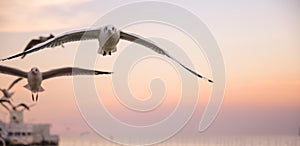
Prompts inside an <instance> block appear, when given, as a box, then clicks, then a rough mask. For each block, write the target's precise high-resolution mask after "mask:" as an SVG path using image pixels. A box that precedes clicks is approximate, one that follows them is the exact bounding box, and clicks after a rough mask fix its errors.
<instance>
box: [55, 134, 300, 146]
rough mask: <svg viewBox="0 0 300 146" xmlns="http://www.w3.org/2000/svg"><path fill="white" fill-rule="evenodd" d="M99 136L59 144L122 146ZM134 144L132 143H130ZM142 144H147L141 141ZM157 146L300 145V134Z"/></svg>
mask: <svg viewBox="0 0 300 146" xmlns="http://www.w3.org/2000/svg"><path fill="white" fill-rule="evenodd" d="M120 145H122V144H117V143H114V142H112V141H110V140H106V139H103V138H101V137H99V136H76V137H75V136H63V137H61V140H60V143H59V146H120ZM128 145H132V144H128ZM140 145H146V143H143V142H141V144H140ZM154 145H155V146H156V145H157V146H300V136H209V137H208V136H205V137H197V138H182V139H181V138H176V139H170V140H166V141H164V142H161V143H157V144H154Z"/></svg>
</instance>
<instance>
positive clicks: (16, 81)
mask: <svg viewBox="0 0 300 146" xmlns="http://www.w3.org/2000/svg"><path fill="white" fill-rule="evenodd" d="M22 79H23V78H18V79H16V80H15V81H14V82H12V83H11V85H10V86H9V87H8V88H7V90H10V89H11V88H12V87H13V86H14V85H15V84H17V83H18V82H19V81H21V80H22Z"/></svg>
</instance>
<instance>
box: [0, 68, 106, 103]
mask: <svg viewBox="0 0 300 146" xmlns="http://www.w3.org/2000/svg"><path fill="white" fill-rule="evenodd" d="M0 73H2V74H9V75H14V76H18V77H22V78H27V81H28V84H27V85H25V86H24V87H25V88H27V89H28V90H30V91H31V92H32V100H33V101H34V94H35V93H36V96H35V101H37V99H38V92H43V91H44V89H43V88H42V86H41V84H42V81H43V80H46V79H50V78H53V77H59V76H76V75H102V74H111V73H112V72H106V71H97V70H88V69H81V68H75V67H65V68H59V69H53V70H50V71H46V72H40V71H39V69H38V68H36V67H33V68H31V70H30V71H29V72H24V71H22V70H19V69H16V68H11V67H7V66H2V65H0Z"/></svg>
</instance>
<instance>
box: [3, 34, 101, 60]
mask: <svg viewBox="0 0 300 146" xmlns="http://www.w3.org/2000/svg"><path fill="white" fill-rule="evenodd" d="M99 33H100V29H92V30H88V29H83V30H76V31H70V32H66V33H63V34H60V35H58V36H56V37H54V38H52V39H49V40H47V41H45V42H43V43H40V44H37V45H35V46H33V47H32V48H30V49H28V50H26V51H24V52H22V53H19V54H16V55H13V56H10V57H7V58H4V59H0V61H4V60H9V59H13V58H16V57H19V56H23V55H26V54H29V53H32V52H35V51H38V50H41V49H44V48H53V47H56V46H60V45H62V44H65V43H69V42H74V41H81V40H91V39H98V36H99Z"/></svg>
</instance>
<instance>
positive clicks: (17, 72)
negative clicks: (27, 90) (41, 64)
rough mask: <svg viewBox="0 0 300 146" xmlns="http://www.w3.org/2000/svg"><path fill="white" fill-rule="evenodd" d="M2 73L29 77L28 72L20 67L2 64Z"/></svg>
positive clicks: (0, 68)
mask: <svg viewBox="0 0 300 146" xmlns="http://www.w3.org/2000/svg"><path fill="white" fill-rule="evenodd" d="M0 73H2V74H9V75H14V76H18V77H22V78H27V73H26V72H24V71H21V70H19V69H15V68H11V67H6V66H2V65H0Z"/></svg>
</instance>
